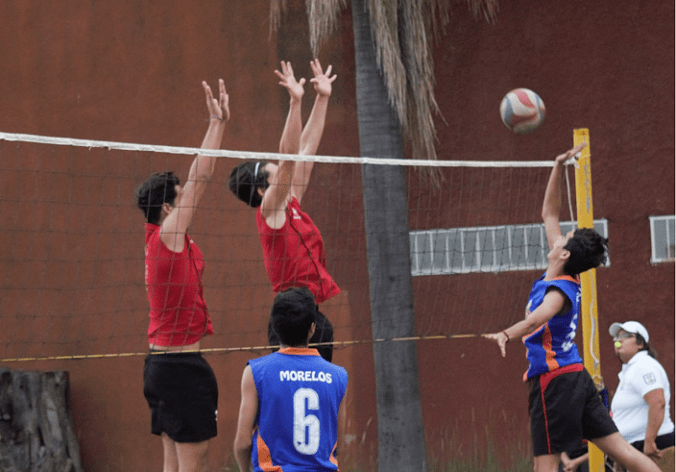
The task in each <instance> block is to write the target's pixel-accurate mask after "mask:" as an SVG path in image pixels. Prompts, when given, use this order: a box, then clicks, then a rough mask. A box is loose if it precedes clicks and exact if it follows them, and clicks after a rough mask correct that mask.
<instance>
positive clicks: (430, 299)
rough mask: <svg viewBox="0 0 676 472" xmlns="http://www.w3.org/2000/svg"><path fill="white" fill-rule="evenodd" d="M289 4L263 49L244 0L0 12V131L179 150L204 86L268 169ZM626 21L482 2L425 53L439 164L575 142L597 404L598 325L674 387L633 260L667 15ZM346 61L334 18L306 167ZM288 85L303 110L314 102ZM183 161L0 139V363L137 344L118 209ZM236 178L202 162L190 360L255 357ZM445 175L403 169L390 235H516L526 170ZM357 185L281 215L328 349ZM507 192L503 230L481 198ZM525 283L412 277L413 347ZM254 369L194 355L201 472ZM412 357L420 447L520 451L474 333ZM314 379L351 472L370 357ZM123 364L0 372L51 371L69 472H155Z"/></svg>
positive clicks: (361, 264) (135, 281) (259, 7)
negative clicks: (597, 262) (402, 193)
mask: <svg viewBox="0 0 676 472" xmlns="http://www.w3.org/2000/svg"><path fill="white" fill-rule="evenodd" d="M289 3H290V5H289V11H288V12H287V14H286V16H285V20H284V23H283V25H282V28H281V30H280V32H279V34H277V35H274V34H273V35H270V34H269V21H268V18H267V8H266V6H265V5H264V4H263V3H260V2H218V1H211V0H209V1H204V2H200V6H199V8H197V7H194V6H193V5H192V4H190V3H186V2H183V3H173V2H159V3H157V2H156V4H155V3H153V4H152V5H150V4H149V5H146V4H145V3H139V2H120V1H118V2H110V1H103V2H102V1H96V2H95V1H88V2H84V1H83V2H79V3H78V4H77V5H75V4H68V3H66V4H63V3H62V2H37V1H36V2H30V1H26V2H3V3H1V4H0V60H2V64H1V66H0V111H1V113H0V131H3V132H18V133H32V134H41V135H49V136H67V137H74V138H86V139H103V140H109V141H125V142H140V143H153V144H167V145H177V146H198V145H199V143H200V142H201V139H202V136H203V133H204V131H205V129H206V118H207V116H206V111H205V106H204V98H203V94H202V91H201V87H200V85H199V84H200V81H201V80H208V81H209V83H210V84H211V85H212V86H214V85H215V84H216V80H217V78H218V77H223V78H224V80H225V83H226V87H227V89H228V93H229V94H230V103H231V110H232V116H233V117H232V120H231V123H230V124H229V125H228V130H227V132H226V136H225V138H224V144H223V147H224V148H228V149H236V150H245V151H275V150H276V149H277V142H278V139H279V134H280V131H281V128H282V124H283V120H284V118H285V114H286V111H287V102H286V100H287V97H286V96H285V93H284V92H283V90H281V89H280V87H279V86H278V85H277V80H276V79H275V77H274V75H273V73H272V71H273V70H274V69H275V68H276V67H277V64H278V61H279V60H281V59H286V60H291V61H292V62H293V64H294V68H295V70H296V71H297V73H298V75H303V76H305V77H306V78H308V79H309V77H310V70H309V67H308V66H307V63H308V62H309V60H310V59H311V55H310V54H311V53H310V51H309V45H308V38H307V33H306V25H305V20H304V7H303V6H302V5H298V4H297V3H298V2H289ZM625 3H627V2H625ZM634 3H636V2H633V3H631V2H629V3H627V4H626V5H625V4H624V3H623V4H621V5H620V6H617V5H618V4H617V3H616V2H610V1H597V2H583V1H581V0H576V1H569V2H549V3H547V4H542V5H535V6H534V5H533V4H532V3H531V2H511V3H510V2H501V10H500V13H499V16H498V19H497V21H496V23H495V24H486V23H484V22H481V21H475V20H474V19H473V18H472V17H471V15H470V14H469V13H468V11H467V8H466V6H465V4H464V2H459V3H458V5H456V6H454V7H453V9H452V15H451V18H450V24H449V26H448V29H447V34H446V35H445V36H444V37H443V38H442V39H441V41H440V42H439V43H438V44H437V46H436V47H435V51H434V54H435V60H436V81H437V87H436V93H437V100H438V101H439V105H440V108H441V114H442V116H443V120H442V119H441V117H439V119H438V120H437V124H438V133H439V143H438V150H439V156H440V158H441V159H468V160H474V159H482V160H542V159H550V158H553V157H554V156H555V155H556V153H558V152H560V151H562V150H565V149H567V148H568V147H569V146H570V145H571V143H572V130H573V128H576V127H586V128H589V129H590V134H591V149H592V159H593V183H594V202H595V208H594V211H595V217H596V218H607V219H608V221H609V235H610V239H611V251H612V253H611V262H612V263H611V266H610V267H609V268H602V269H599V271H598V273H597V277H598V284H599V293H598V298H599V312H600V332H601V338H600V339H601V359H602V361H603V365H602V373H603V375H604V379H605V381H606V384H607V385H608V387H609V388H610V389H611V391H612V390H613V389H614V388H615V387H616V385H617V380H616V374H617V372H618V371H619V364H618V363H617V361H615V360H614V356H613V353H612V347H611V343H610V340H609V337H608V336H607V335H606V333H607V328H608V326H609V325H610V324H611V323H612V322H614V321H618V320H620V321H624V320H628V319H636V320H638V321H642V322H644V323H645V325H646V326H647V328H648V329H649V330H650V332H651V335H652V338H651V341H652V340H654V344H655V346H656V347H657V349H658V351H659V352H660V354H661V357H660V360H661V362H662V363H663V365H664V366H665V368H666V369H667V372H669V375H670V380H671V382H672V385H673V382H674V375H673V373H674V316H673V315H674V266H673V263H667V264H657V265H651V264H650V262H649V260H650V233H649V225H648V216H649V215H660V214H674V180H673V176H674V115H673V113H674V111H673V103H674V89H673V83H674V42H673V41H674V39H673V38H674V34H673V25H674V17H673V14H674V13H673V4H668V3H666V2H659V3H654V4H651V5H650V6H649V7H645V6H644V7H641V6H640V5H638V4H636V5H635V6H634ZM353 57H354V50H353V43H352V34H351V17H350V11H349V9H348V10H347V11H346V12H345V13H344V15H343V20H342V23H341V28H340V30H339V31H338V32H337V33H336V34H335V35H334V36H333V38H332V39H331V41H330V43H328V44H326V45H325V46H324V47H323V49H322V51H321V54H320V59H321V60H322V62H323V63H324V64H328V63H331V64H333V66H334V70H335V72H336V73H337V74H338V80H337V81H336V83H335V84H334V94H333V97H332V105H331V110H330V112H329V117H328V122H327V128H326V130H325V133H324V138H323V141H322V145H321V147H320V150H319V154H325V155H343V156H356V155H358V153H359V147H358V134H357V117H356V97H355V74H354V59H353ZM515 87H528V88H531V89H533V90H535V91H536V92H537V93H539V94H540V96H541V97H542V98H543V100H544V101H545V103H546V105H547V110H548V115H547V120H546V123H545V125H544V126H543V127H542V128H541V129H540V130H538V131H537V132H536V133H534V134H532V135H529V136H525V137H524V136H515V135H513V134H511V133H510V132H509V131H507V130H506V129H505V128H504V127H503V125H502V124H501V123H500V121H499V117H498V112H497V109H498V105H499V102H500V99H501V98H502V96H503V95H504V93H506V92H507V91H509V90H511V89H512V88H515ZM306 90H307V92H306V100H305V103H304V116H307V114H308V113H309V109H310V106H311V103H312V99H313V96H314V94H313V93H312V91H311V89H310V87H307V86H306ZM190 161H191V158H190V157H189V156H167V155H149V154H147V153H137V154H134V155H130V153H122V152H110V151H101V150H91V151H86V150H83V149H77V150H73V149H69V148H53V147H43V146H36V145H28V144H22V145H21V146H20V147H19V148H18V149H17V146H16V145H15V144H13V143H5V142H0V201H2V203H3V208H4V210H3V211H2V212H0V228H1V229H0V242H1V243H2V246H3V247H4V248H6V249H5V251H4V254H3V255H2V256H0V269H1V270H0V274H2V275H0V277H1V278H0V299H2V307H3V308H2V311H0V333H2V335H0V358H2V359H6V358H16V357H42V356H45V355H65V356H68V355H91V354H118V353H142V352H143V351H144V350H145V336H144V332H145V329H146V316H147V315H146V313H147V301H146V299H145V294H144V291H143V288H142V283H143V278H142V277H143V274H142V270H143V269H142V267H143V266H142V263H141V259H140V257H141V254H142V252H141V251H142V240H143V239H142V238H143V229H142V218H141V216H140V214H139V212H138V210H136V209H135V208H133V199H132V195H133V191H134V188H135V186H136V185H138V184H139V183H140V182H141V181H142V180H143V179H144V178H145V177H146V176H147V175H148V174H149V173H150V172H152V171H155V170H164V169H173V170H175V171H176V172H177V173H178V175H179V176H181V177H183V178H185V176H186V175H187V172H188V167H189V165H190ZM235 163H236V161H235V160H233V159H226V160H224V161H223V162H222V163H220V162H219V164H218V167H217V176H216V178H215V183H214V184H213V185H211V186H210V188H209V190H208V194H207V196H206V197H205V200H204V202H203V208H204V210H202V208H200V210H202V211H201V212H198V217H197V220H196V221H195V225H194V228H192V229H191V234H192V236H193V237H194V238H195V240H196V241H197V242H198V244H200V247H201V248H202V250H203V252H204V254H205V257H206V259H207V273H206V275H205V291H206V294H207V297H208V298H207V300H208V303H209V307H210V311H211V313H212V318H213V320H214V326H215V329H216V333H217V334H216V335H215V336H213V337H211V338H209V339H208V340H206V341H205V346H206V347H207V348H213V349H224V348H236V347H239V346H259V345H260V344H261V343H262V342H264V336H263V326H264V323H265V322H264V320H265V316H266V311H267V309H268V307H269V303H270V300H271V295H270V291H269V288H268V286H267V283H266V279H265V273H264V271H263V265H262V258H261V254H260V249H259V243H258V241H257V238H256V236H255V227H254V218H253V212H252V211H251V210H249V209H248V208H246V207H245V206H244V205H242V204H241V203H239V202H237V201H236V200H235V199H234V198H233V197H232V196H231V195H230V194H229V193H228V191H227V189H226V188H225V181H226V180H227V176H228V173H229V170H230V168H232V166H233V165H235ZM445 177H446V179H445V181H444V185H445V187H444V188H443V189H442V191H440V192H437V193H434V192H430V191H429V190H428V189H427V188H426V185H425V184H420V183H419V182H420V181H419V180H418V178H417V176H416V174H415V173H411V179H410V182H411V183H410V187H411V215H410V220H411V224H412V227H413V228H416V229H425V228H439V227H449V226H451V225H454V224H455V225H457V224H463V225H464V224H466V225H478V224H498V223H508V222H520V223H528V222H535V221H537V217H538V213H539V210H538V206H539V202H540V200H541V198H542V190H543V188H544V187H542V185H543V184H542V182H543V181H542V177H541V176H539V177H537V179H535V180H533V182H535V183H533V184H532V191H531V188H530V187H528V185H524V184H523V182H522V181H520V180H518V179H519V177H518V176H517V177H514V179H515V180H510V179H504V180H503V181H501V178H500V177H499V176H496V175H495V174H492V176H484V177H483V178H479V177H472V176H470V174H465V173H462V172H461V171H454V170H451V171H447V172H445ZM473 179H477V180H473ZM497 181H501V184H500V185H501V186H500V187H497V189H496V183H495V182H497ZM360 186H361V176H360V171H359V168H358V167H357V166H351V165H338V166H328V165H321V166H317V167H316V169H315V175H314V176H313V183H312V186H311V188H310V190H309V191H308V194H307V196H306V198H305V199H304V206H306V208H307V210H308V212H309V213H310V214H311V215H312V216H313V218H314V219H315V222H316V223H317V225H318V226H319V228H321V229H322V232H323V233H324V237H325V241H326V247H327V256H328V265H329V269H330V271H331V272H332V273H333V274H334V276H335V278H336V280H337V281H338V282H339V284H340V285H341V287H342V289H343V294H342V295H341V296H340V297H338V298H336V299H335V300H333V301H332V302H331V303H330V304H329V305H328V306H327V307H326V311H327V313H328V314H329V316H330V317H331V319H333V320H334V323H335V324H336V326H337V328H338V336H337V337H338V338H339V339H342V340H364V339H369V337H370V334H369V333H370V325H369V318H368V316H369V309H368V283H367V279H366V263H365V249H364V246H365V244H364V238H363V221H362V217H361V213H360V209H361V205H362V203H361V189H360ZM524 187H525V188H524ZM517 195H518V197H517ZM503 196H504V198H502V197H503ZM509 198H512V199H513V201H514V202H515V204H514V205H511V207H517V209H518V210H519V212H517V213H513V214H509V215H507V214H505V213H503V212H504V211H505V210H504V208H505V207H500V206H495V205H493V204H492V203H491V202H500V203H506V202H507V200H508V199H509ZM503 200H504V201H503ZM305 202H307V203H305ZM421 202H425V203H424V205H426V206H424V207H422V206H420V205H422V203H421ZM508 206H509V205H508ZM419 209H421V210H422V211H419ZM429 209H431V210H432V211H427V210H429ZM510 211H511V210H510ZM505 218H507V220H506V221H496V220H502V219H505ZM537 276H538V273H537V272H533V271H527V272H509V273H502V274H497V275H496V274H473V275H465V276H435V277H418V278H415V279H414V290H415V298H416V313H417V316H418V328H419V331H420V334H439V333H445V334H457V333H480V332H485V331H489V330H495V329H501V328H504V327H506V326H508V324H509V323H511V322H514V321H517V320H518V319H520V317H521V316H522V313H523V312H522V310H523V303H524V302H525V298H526V295H527V292H528V289H529V287H530V284H531V283H532V280H533V279H534V278H535V277H537ZM259 354H260V352H259V351H256V352H255V353H250V352H238V351H234V352H227V353H224V352H222V351H219V352H214V353H210V354H207V356H208V360H209V362H210V363H211V364H212V366H213V367H214V370H215V371H216V373H217V376H218V381H219V386H220V390H221V397H220V402H219V429H220V434H219V436H218V438H217V439H216V440H215V441H214V442H213V447H212V454H211V465H212V468H213V469H217V468H219V467H221V466H222V464H223V463H224V462H225V461H227V460H228V457H229V454H230V444H231V443H232V439H233V434H234V427H235V421H236V415H237V406H238V402H239V377H240V374H241V370H242V368H243V366H244V363H245V362H246V360H247V359H249V358H251V357H252V356H254V355H259ZM419 355H420V359H419V360H420V364H421V372H420V380H421V392H422V397H423V414H424V416H425V422H426V435H427V444H428V447H429V449H430V452H431V453H433V454H434V455H435V456H436V457H439V458H441V459H442V460H446V459H449V458H452V457H458V456H472V454H474V452H473V451H474V450H473V449H472V447H473V445H474V444H477V445H478V446H477V447H478V448H479V449H478V450H479V452H478V454H479V455H481V454H482V451H483V450H484V449H483V448H484V447H485V444H486V442H488V441H493V442H494V446H495V447H496V449H498V450H499V451H500V454H501V455H502V456H503V458H505V459H506V460H510V459H513V458H516V457H518V456H519V455H521V454H526V453H527V449H528V435H527V414H526V403H525V402H526V400H525V396H526V387H525V386H524V385H523V383H522V382H521V380H520V378H521V374H522V372H523V370H524V369H525V360H523V355H524V350H523V348H522V347H520V346H518V345H517V344H516V343H515V344H514V345H510V346H509V353H508V357H507V358H506V359H502V358H500V357H499V355H498V352H497V348H495V346H492V345H489V344H486V343H484V342H482V341H481V340H479V339H474V338H469V339H452V340H435V341H431V340H428V341H422V342H420V343H419ZM336 362H338V363H340V364H343V365H345V366H346V367H347V368H348V370H349V373H350V394H349V397H348V399H347V405H346V406H347V408H346V411H347V412H346V415H345V417H344V418H343V420H342V421H343V422H342V426H341V427H342V428H343V431H344V437H343V441H344V442H345V448H344V449H343V450H344V451H345V452H344V455H343V458H342V460H344V461H345V463H349V462H362V463H364V462H368V461H370V460H372V459H373V458H374V457H375V452H374V451H375V449H374V447H375V446H374V445H375V439H376V422H375V400H374V395H373V392H374V388H375V384H374V380H373V361H372V351H371V345H370V344H358V345H355V346H352V347H347V348H344V349H341V350H339V351H337V353H336ZM142 363H143V357H142V356H141V355H137V356H130V357H116V358H110V359H86V360H67V361H60V360H53V361H40V362H3V365H7V366H9V367H11V368H16V369H50V370H59V369H65V370H69V371H70V373H71V382H72V401H73V414H74V423H75V428H76V431H77V434H78V436H79V439H80V445H81V448H82V455H83V460H84V462H85V467H86V469H87V470H88V471H105V470H151V469H157V468H159V464H160V463H161V446H160V441H159V440H158V439H157V438H156V437H153V436H151V435H150V434H149V433H148V431H149V415H148V412H147V406H146V404H145V401H144V399H143V396H142V386H141V369H142ZM673 403H674V402H673V399H672V404H671V406H672V411H673V406H674V404H673ZM672 416H673V415H672ZM505 431H507V432H508V434H505Z"/></svg>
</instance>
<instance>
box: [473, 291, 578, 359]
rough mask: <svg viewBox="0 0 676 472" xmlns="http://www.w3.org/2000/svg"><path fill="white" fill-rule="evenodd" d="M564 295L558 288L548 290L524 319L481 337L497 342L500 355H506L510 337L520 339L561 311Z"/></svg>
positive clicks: (564, 299)
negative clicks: (535, 307)
mask: <svg viewBox="0 0 676 472" xmlns="http://www.w3.org/2000/svg"><path fill="white" fill-rule="evenodd" d="M566 300H567V299H566V296H565V295H564V294H563V293H561V292H560V291H559V290H550V291H548V292H547V294H546V295H545V298H544V300H543V301H542V303H541V304H540V306H539V307H537V309H535V311H533V313H531V314H530V315H528V316H527V317H526V318H525V319H524V320H521V321H519V322H518V323H516V324H514V325H512V326H510V327H509V328H507V329H505V330H503V331H501V332H499V333H491V334H484V335H483V337H484V338H486V339H490V340H492V341H495V342H497V343H498V346H499V347H500V352H501V353H502V357H505V356H506V355H507V350H506V346H507V343H508V342H509V341H510V340H512V339H521V337H523V336H525V335H527V334H530V333H532V332H533V331H535V330H537V329H538V328H539V327H540V326H542V325H543V324H545V323H546V322H547V321H549V320H550V319H552V318H553V317H554V315H556V314H557V313H561V311H562V310H563V309H564V306H565V304H566Z"/></svg>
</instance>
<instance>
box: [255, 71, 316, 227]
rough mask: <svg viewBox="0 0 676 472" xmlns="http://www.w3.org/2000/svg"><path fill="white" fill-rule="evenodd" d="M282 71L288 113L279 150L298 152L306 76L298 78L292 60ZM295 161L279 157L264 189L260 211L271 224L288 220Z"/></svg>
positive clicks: (280, 78) (280, 81) (280, 74)
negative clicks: (287, 99)
mask: <svg viewBox="0 0 676 472" xmlns="http://www.w3.org/2000/svg"><path fill="white" fill-rule="evenodd" d="M281 69H282V70H281V71H279V70H275V74H276V75H277V77H279V85H281V86H282V87H284V88H285V89H287V91H288V92H289V113H288V115H287V117H286V123H285V124H284V130H283V131H282V137H281V139H280V142H279V152H280V153H283V154H298V151H299V149H300V136H301V132H302V122H301V103H302V99H303V94H304V89H303V85H304V84H305V79H300V80H299V81H298V80H296V78H295V77H294V73H293V68H292V67H291V63H290V62H284V61H282V63H281ZM295 166H296V163H295V162H294V161H286V160H280V161H279V165H278V169H277V172H276V173H275V175H271V177H270V179H269V183H270V187H269V188H268V189H267V190H266V191H265V194H264V195H263V200H262V202H261V212H262V214H263V218H264V219H265V222H266V224H267V225H268V226H269V227H271V228H276V229H278V228H281V227H282V226H283V225H284V222H285V221H286V204H287V202H288V200H289V192H290V190H291V182H292V180H293V174H294V168H295Z"/></svg>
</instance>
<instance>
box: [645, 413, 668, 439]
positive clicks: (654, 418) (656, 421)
mask: <svg viewBox="0 0 676 472" xmlns="http://www.w3.org/2000/svg"><path fill="white" fill-rule="evenodd" d="M663 421H664V405H654V404H649V405H648V425H647V426H646V428H645V442H648V441H655V438H656V437H657V433H658V432H659V430H660V426H662V422H663Z"/></svg>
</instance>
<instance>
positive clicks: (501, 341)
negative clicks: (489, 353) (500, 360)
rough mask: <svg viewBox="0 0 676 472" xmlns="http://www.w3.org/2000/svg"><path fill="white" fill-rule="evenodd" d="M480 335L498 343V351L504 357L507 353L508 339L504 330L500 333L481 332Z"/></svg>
mask: <svg viewBox="0 0 676 472" xmlns="http://www.w3.org/2000/svg"><path fill="white" fill-rule="evenodd" d="M482 336H483V337H484V338H486V339H490V340H492V341H495V342H496V343H498V346H499V347H500V352H501V353H502V357H505V356H506V355H507V348H506V347H507V342H508V341H509V338H508V337H507V335H506V334H505V333H504V332H500V333H491V334H482Z"/></svg>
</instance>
